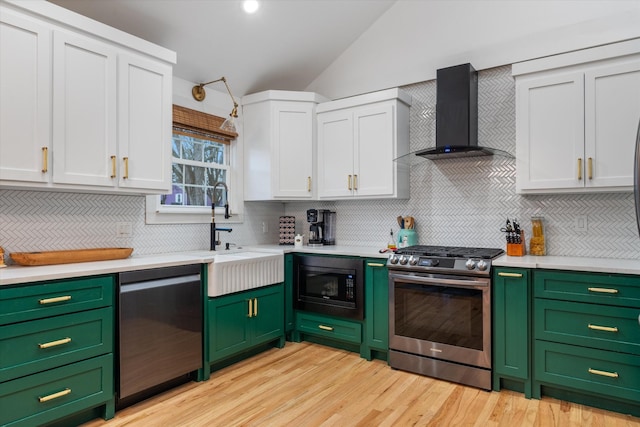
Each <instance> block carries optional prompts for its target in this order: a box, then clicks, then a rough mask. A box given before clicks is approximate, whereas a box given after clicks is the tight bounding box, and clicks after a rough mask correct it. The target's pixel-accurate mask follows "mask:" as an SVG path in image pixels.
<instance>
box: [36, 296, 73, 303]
mask: <svg viewBox="0 0 640 427" xmlns="http://www.w3.org/2000/svg"><path fill="white" fill-rule="evenodd" d="M70 299H71V295H65V296H62V297H55V298H45V299H41V300H39V301H38V303H39V304H40V305H44V304H53V303H55V302H63V301H69V300H70Z"/></svg>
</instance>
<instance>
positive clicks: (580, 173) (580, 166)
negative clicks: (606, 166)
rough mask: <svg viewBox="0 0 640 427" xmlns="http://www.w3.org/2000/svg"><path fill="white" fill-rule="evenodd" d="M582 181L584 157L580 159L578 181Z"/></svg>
mask: <svg viewBox="0 0 640 427" xmlns="http://www.w3.org/2000/svg"><path fill="white" fill-rule="evenodd" d="M580 179H582V157H578V180H580Z"/></svg>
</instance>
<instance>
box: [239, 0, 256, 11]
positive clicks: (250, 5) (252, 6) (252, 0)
mask: <svg viewBox="0 0 640 427" xmlns="http://www.w3.org/2000/svg"><path fill="white" fill-rule="evenodd" d="M259 7H260V3H258V0H244V1H243V2H242V8H243V9H244V11H245V12H247V13H255V12H256V11H257V10H258V8H259Z"/></svg>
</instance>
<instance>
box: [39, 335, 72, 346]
mask: <svg viewBox="0 0 640 427" xmlns="http://www.w3.org/2000/svg"><path fill="white" fill-rule="evenodd" d="M70 342H71V338H69V337H67V338H62V339H61V340H57V341H51V342H46V343H44V344H38V348H49V347H56V346H58V345H62V344H67V343H70Z"/></svg>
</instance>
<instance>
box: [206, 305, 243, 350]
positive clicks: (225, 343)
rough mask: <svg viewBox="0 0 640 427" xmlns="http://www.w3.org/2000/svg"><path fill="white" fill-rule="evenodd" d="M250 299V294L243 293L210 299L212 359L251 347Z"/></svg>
mask: <svg viewBox="0 0 640 427" xmlns="http://www.w3.org/2000/svg"><path fill="white" fill-rule="evenodd" d="M249 299H250V298H249V295H246V294H245V293H242V294H235V295H229V296H224V297H218V298H212V299H210V300H209V328H210V329H209V330H210V337H209V358H210V361H215V360H219V359H223V358H225V357H228V356H231V355H233V354H235V353H238V352H240V351H242V350H244V349H246V348H248V347H249V345H250V336H249V329H248V322H247V319H248V318H249Z"/></svg>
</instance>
